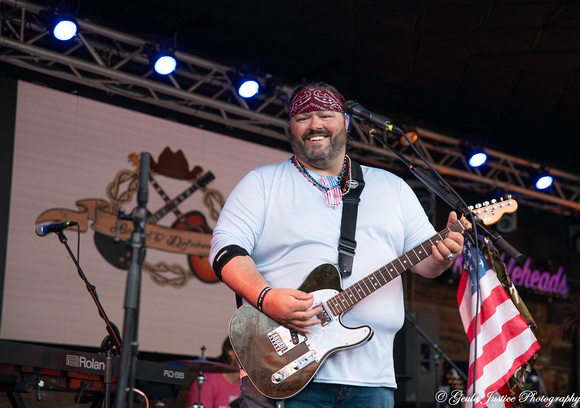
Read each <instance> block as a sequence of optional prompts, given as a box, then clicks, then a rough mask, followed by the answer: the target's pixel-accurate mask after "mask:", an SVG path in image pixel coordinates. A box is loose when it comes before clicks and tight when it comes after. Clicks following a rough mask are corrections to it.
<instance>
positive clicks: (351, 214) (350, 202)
mask: <svg viewBox="0 0 580 408" xmlns="http://www.w3.org/2000/svg"><path fill="white" fill-rule="evenodd" d="M350 163H351V165H350V166H351V179H350V180H348V182H349V183H350V190H349V191H348V193H346V194H345V195H344V197H343V198H342V222H341V226H340V240H339V242H338V270H339V271H340V274H341V276H342V277H346V276H350V274H351V273H352V263H353V258H354V253H355V249H356V241H355V239H354V238H355V232H356V218H357V213H358V203H359V201H360V194H361V193H362V190H363V188H364V186H365V182H364V180H363V174H362V169H361V167H360V164H358V163H357V162H355V161H354V160H352V159H351V160H350Z"/></svg>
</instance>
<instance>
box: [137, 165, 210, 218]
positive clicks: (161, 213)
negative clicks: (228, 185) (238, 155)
mask: <svg viewBox="0 0 580 408" xmlns="http://www.w3.org/2000/svg"><path fill="white" fill-rule="evenodd" d="M214 178H215V176H214V175H213V173H212V172H211V171H208V172H207V173H206V174H204V175H203V176H202V177H200V178H199V180H197V182H196V183H195V184H193V185H192V186H191V187H189V188H188V189H187V190H185V191H184V192H183V193H181V194H180V195H178V196H177V197H175V198H174V199H173V200H171V201H170V202H168V203H167V205H165V207H163V208H161V209H159V210H158V211H156V212H155V213H154V214H151V215H150V216H149V217H147V222H148V223H150V224H155V223H157V221H159V220H160V219H161V218H163V217H164V216H165V214H167V213H168V212H169V211H171V210H172V209H173V208H177V205H179V204H180V203H181V202H182V201H183V200H185V199H186V198H187V197H189V196H190V195H192V194H193V193H195V192H196V191H197V189H199V188H203V187H205V186H206V185H207V184H208V183H209V182H210V181H212V180H213V179H214Z"/></svg>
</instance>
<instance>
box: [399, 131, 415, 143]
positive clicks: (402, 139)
mask: <svg viewBox="0 0 580 408" xmlns="http://www.w3.org/2000/svg"><path fill="white" fill-rule="evenodd" d="M405 135H407V137H405V136H401V137H400V138H399V143H401V145H402V146H409V142H411V144H413V143H415V142H416V141H417V139H419V135H418V134H417V132H407V133H405Z"/></svg>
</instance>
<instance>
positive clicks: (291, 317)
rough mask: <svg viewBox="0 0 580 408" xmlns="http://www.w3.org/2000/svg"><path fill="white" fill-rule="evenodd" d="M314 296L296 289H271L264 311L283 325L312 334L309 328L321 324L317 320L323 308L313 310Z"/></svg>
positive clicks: (318, 307) (265, 301) (263, 307)
mask: <svg viewBox="0 0 580 408" xmlns="http://www.w3.org/2000/svg"><path fill="white" fill-rule="evenodd" d="M313 304H314V296H313V295H312V294H310V293H306V292H302V291H300V290H295V289H271V290H270V291H269V292H268V293H267V294H266V296H265V297H264V301H263V303H262V310H263V311H264V313H265V314H267V315H268V316H269V317H271V318H272V319H274V320H276V321H277V322H278V323H280V324H281V325H283V326H285V327H287V328H289V329H292V330H296V331H297V332H299V333H302V334H308V333H310V330H308V327H310V326H314V325H316V324H320V319H317V318H315V317H316V315H317V314H318V313H320V312H322V306H317V307H315V308H313V309H311V307H312V305H313Z"/></svg>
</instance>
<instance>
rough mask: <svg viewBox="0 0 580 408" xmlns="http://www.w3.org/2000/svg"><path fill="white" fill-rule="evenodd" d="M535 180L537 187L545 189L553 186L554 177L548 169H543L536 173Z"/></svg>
mask: <svg viewBox="0 0 580 408" xmlns="http://www.w3.org/2000/svg"><path fill="white" fill-rule="evenodd" d="M533 182H534V187H536V189H538V190H545V189H547V188H549V187H551V186H552V183H553V182H554V177H552V175H551V174H550V173H549V171H548V170H547V169H541V170H539V171H537V172H536V173H535V174H534V178H533Z"/></svg>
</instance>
